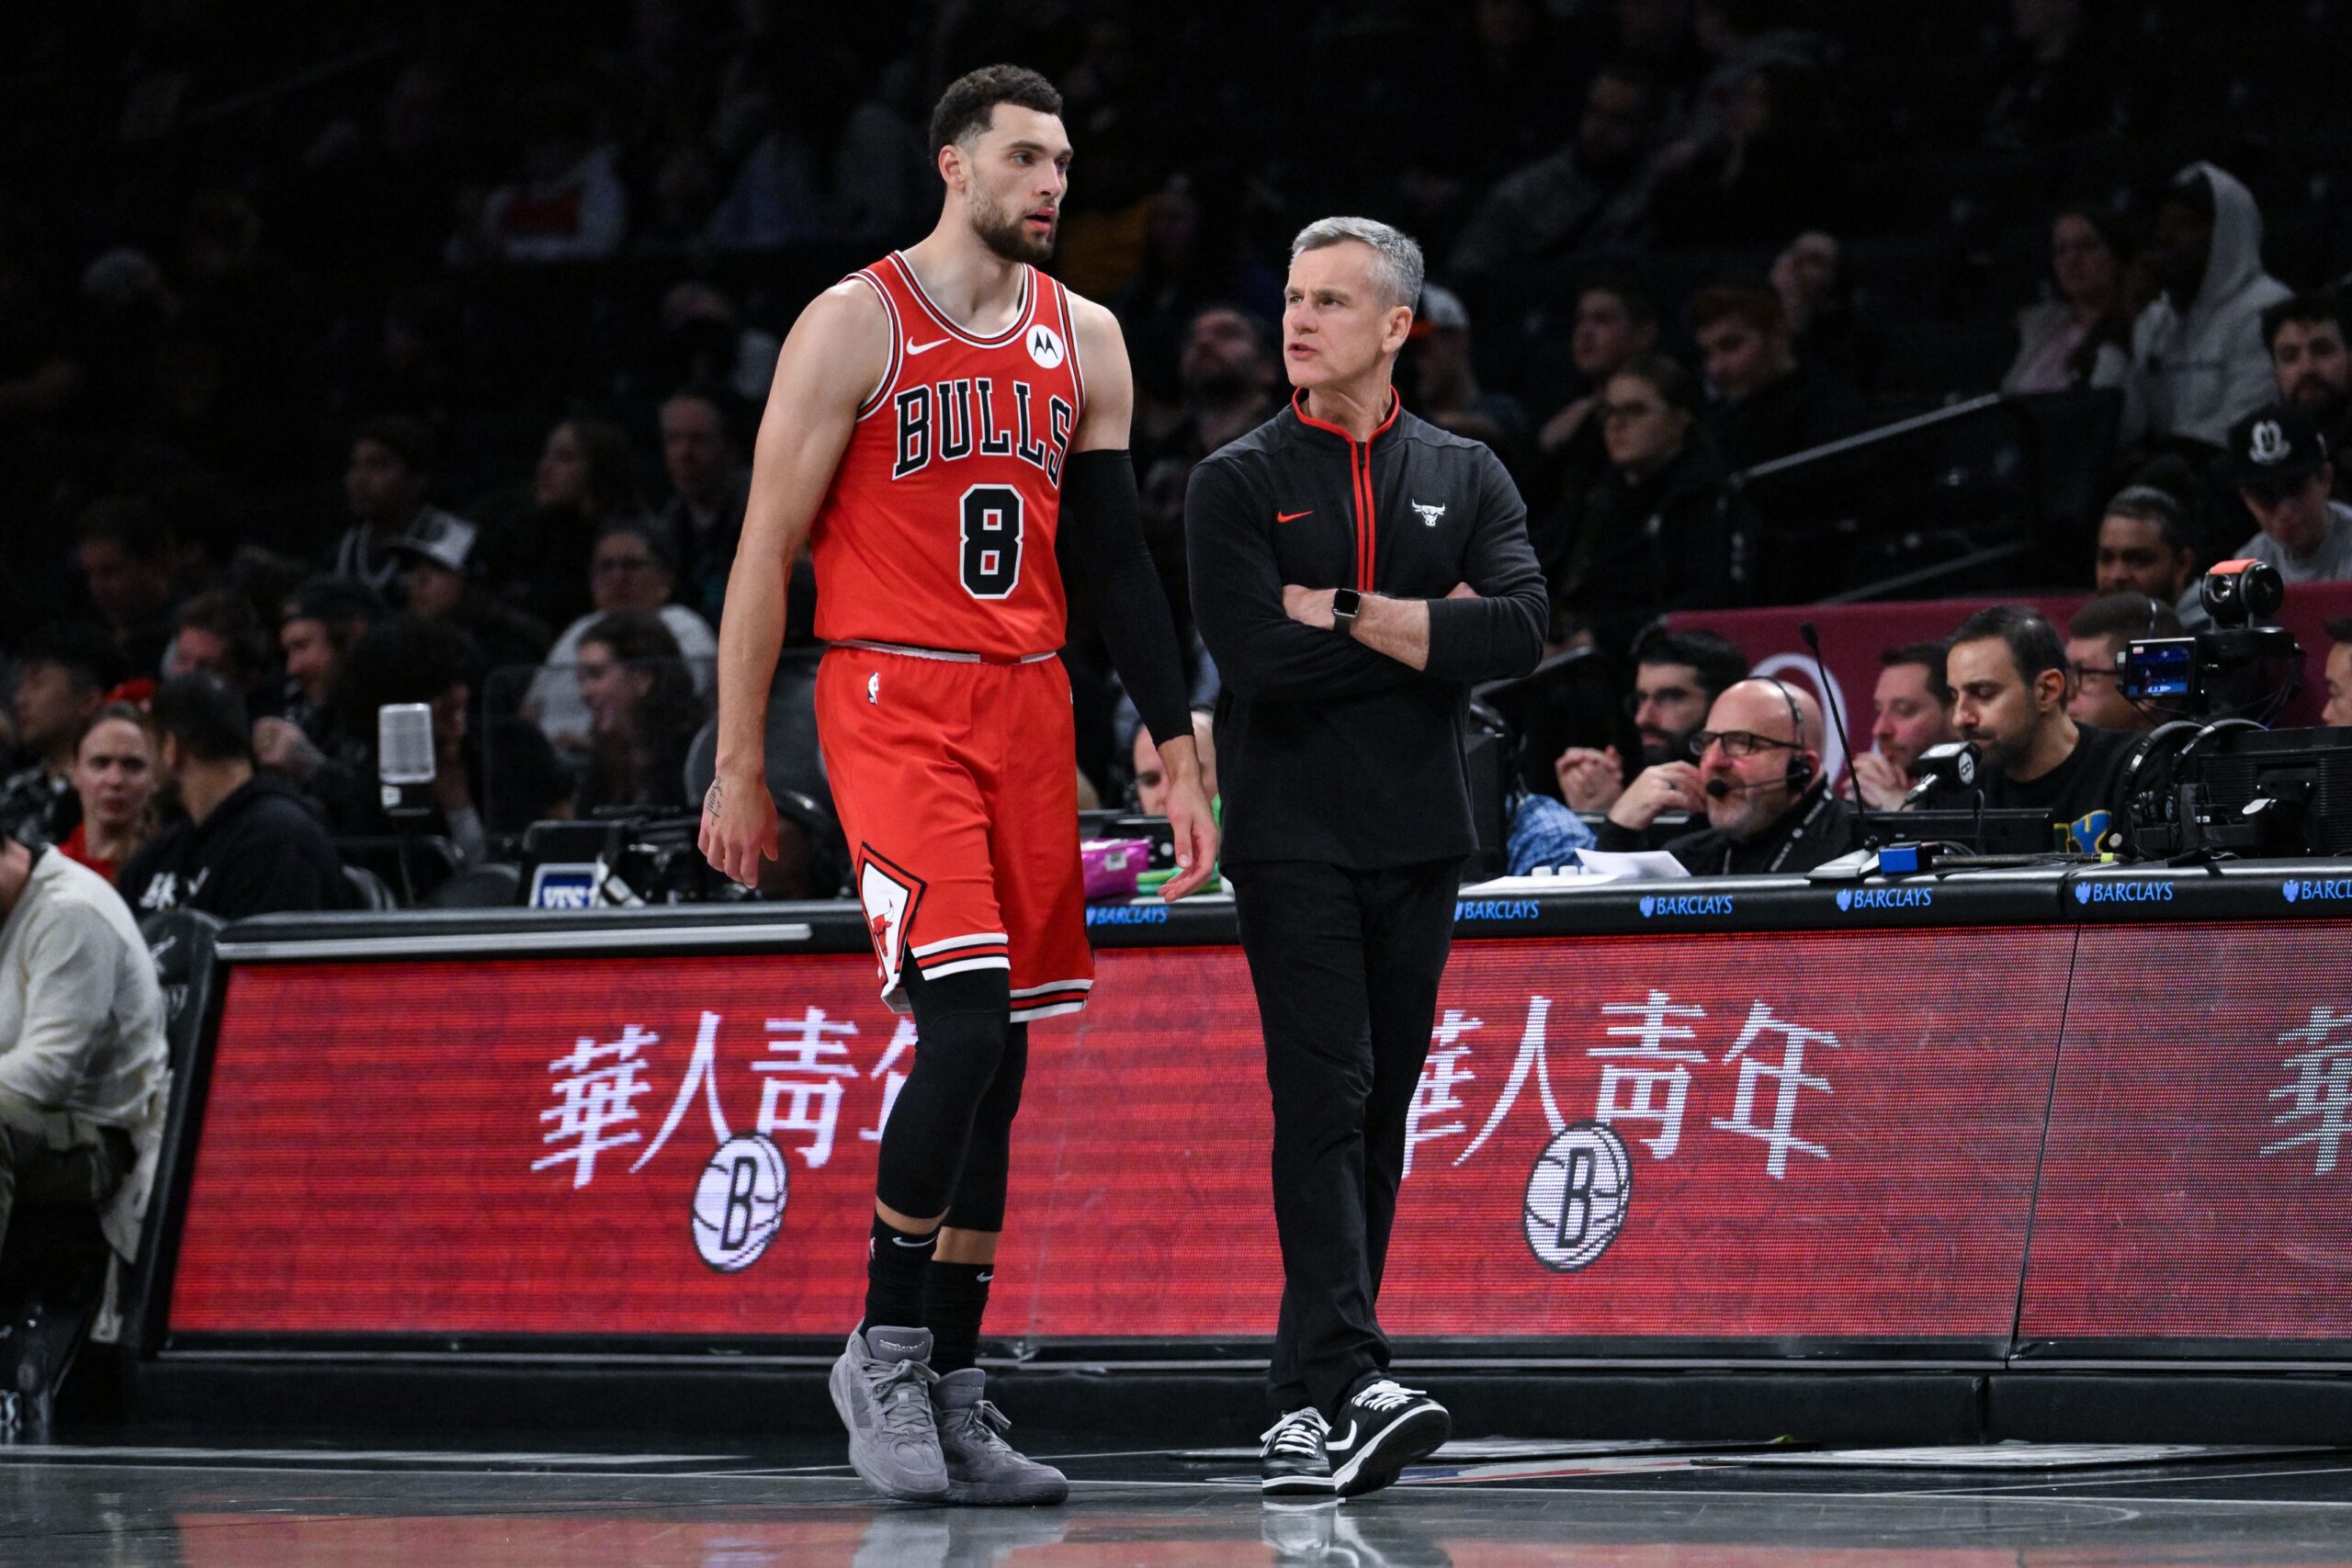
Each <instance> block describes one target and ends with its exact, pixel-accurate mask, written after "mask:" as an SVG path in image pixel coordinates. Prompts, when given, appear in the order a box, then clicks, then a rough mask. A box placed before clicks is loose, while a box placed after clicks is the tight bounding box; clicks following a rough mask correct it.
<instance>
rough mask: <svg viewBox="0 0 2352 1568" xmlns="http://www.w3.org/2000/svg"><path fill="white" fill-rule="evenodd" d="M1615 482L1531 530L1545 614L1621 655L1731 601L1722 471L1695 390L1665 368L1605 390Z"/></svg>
mask: <svg viewBox="0 0 2352 1568" xmlns="http://www.w3.org/2000/svg"><path fill="white" fill-rule="evenodd" d="M1601 396H1602V398H1603V400H1604V402H1605V405H1606V406H1605V408H1604V410H1603V412H1602V415H1601V421H1602V423H1601V441H1602V443H1603V445H1604V446H1606V447H1607V449H1608V453H1609V462H1610V468H1611V471H1610V472H1609V474H1608V475H1606V476H1605V477H1603V478H1602V479H1598V480H1596V481H1594V483H1593V484H1592V485H1591V486H1590V487H1589V488H1588V489H1587V490H1586V491H1585V492H1584V494H1583V496H1582V497H1581V498H1578V499H1577V501H1576V502H1563V503H1562V504H1561V506H1559V507H1558V508H1555V510H1554V512H1553V513H1551V514H1550V515H1549V516H1547V517H1546V518H1545V520H1544V523H1543V524H1542V525H1540V526H1539V527H1537V528H1535V529H1532V530H1531V536H1532V542H1533V544H1534V545H1535V548H1536V552H1537V558H1538V561H1539V564H1541V565H1542V566H1543V568H1544V579H1545V581H1547V582H1548V583H1549V584H1550V585H1551V591H1552V600H1553V604H1555V606H1557V607H1558V608H1560V609H1563V610H1566V611H1567V612H1568V613H1569V614H1571V615H1574V616H1576V617H1577V619H1578V620H1580V621H1581V622H1582V623H1583V625H1585V626H1588V627H1589V628H1590V629H1591V632H1592V636H1593V640H1594V641H1595V642H1596V643H1598V644H1599V645H1600V647H1601V648H1602V649H1607V650H1608V651H1609V652H1611V653H1612V654H1616V653H1620V652H1622V651H1623V649H1624V648H1625V646H1626V644H1627V643H1628V642H1630V641H1631V640H1632V639H1633V637H1634V633H1635V632H1636V631H1637V630H1639V629H1640V628H1641V627H1642V626H1645V625H1647V624H1648V623H1649V622H1651V621H1653V620H1655V619H1657V616H1658V615H1661V614H1663V613H1664V612H1666V611H1669V610H1696V609H1706V608H1711V607H1713V606H1715V605H1720V604H1727V603H1729V601H1730V598H1731V578H1730V574H1729V568H1730V555H1731V547H1730V542H1729V538H1728V536H1727V533H1726V529H1725V525H1724V514H1723V509H1722V507H1721V506H1720V505H1718V504H1717V502H1716V495H1715V492H1716V489H1717V487H1718V486H1719V485H1720V484H1721V483H1722V482H1723V468H1722V465H1721V463H1720V461H1719V460H1718V459H1717V457H1716V455H1715V449H1714V446H1713V443H1712V442H1710V441H1709V440H1708V438H1707V436H1706V434H1704V432H1702V430H1701V429H1700V426H1699V413H1698V409H1697V395H1696V389H1694V388H1693V387H1692V386H1691V378H1690V377H1689V376H1687V375H1685V374H1684V373H1683V370H1682V367H1680V366H1679V365H1677V364H1675V363H1674V362H1673V361H1672V360H1670V359H1668V358H1665V357H1663V356H1662V355H1650V356H1649V357H1648V358H1646V359H1642V360H1638V361H1636V362H1635V363H1634V364H1631V365H1628V366H1626V367H1624V368H1623V370H1620V371H1619V372H1618V373H1617V374H1616V375H1614V376H1611V378H1609V380H1608V382H1607V383H1606V384H1605V385H1604V386H1603V387H1602V388H1601Z"/></svg>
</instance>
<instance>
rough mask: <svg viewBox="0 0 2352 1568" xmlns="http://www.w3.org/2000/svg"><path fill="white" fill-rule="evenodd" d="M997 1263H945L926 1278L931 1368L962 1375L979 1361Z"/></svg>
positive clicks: (925, 1310)
mask: <svg viewBox="0 0 2352 1568" xmlns="http://www.w3.org/2000/svg"><path fill="white" fill-rule="evenodd" d="M995 1278H996V1265H995V1264H993V1263H942V1262H939V1261H938V1260H937V1259H935V1258H934V1259H933V1262H932V1265H931V1268H930V1269H929V1270H928V1271H927V1272H926V1273H925V1274H924V1276H923V1295H922V1325H923V1326H924V1327H925V1328H928V1329H930V1330H931V1367H932V1371H936V1372H959V1371H963V1370H964V1369H965V1368H966V1367H968V1366H970V1365H972V1364H973V1363H974V1362H975V1361H977V1360H978V1359H979V1355H980V1314H983V1313H985V1312H987V1311H988V1310H989V1280H993V1279H995Z"/></svg>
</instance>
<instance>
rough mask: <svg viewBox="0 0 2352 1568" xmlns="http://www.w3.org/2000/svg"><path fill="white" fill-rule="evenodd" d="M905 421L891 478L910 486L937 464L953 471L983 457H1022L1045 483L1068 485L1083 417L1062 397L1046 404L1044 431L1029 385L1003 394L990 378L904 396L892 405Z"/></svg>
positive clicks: (921, 388) (904, 391) (927, 386)
mask: <svg viewBox="0 0 2352 1568" xmlns="http://www.w3.org/2000/svg"><path fill="white" fill-rule="evenodd" d="M891 401H892V404H893V406H894V408H895V410H896V417H897V420H898V441H897V451H898V459H897V461H896V462H894V463H892V464H891V466H890V477H891V478H892V479H905V478H906V477H907V476H908V475H910V474H914V473H920V472H922V470H923V469H924V468H929V467H930V466H931V464H932V463H933V461H934V460H936V461H938V462H942V463H952V462H954V461H956V459H957V458H959V457H971V456H973V455H974V454H975V453H976V452H977V453H978V455H979V456H980V457H1019V458H1020V459H1021V460H1022V461H1023V462H1024V463H1028V464H1030V465H1031V466H1033V467H1035V468H1038V469H1040V470H1041V471H1043V472H1044V474H1045V476H1046V483H1048V484H1052V485H1059V484H1060V483H1061V482H1062V459H1063V457H1066V456H1067V455H1068V454H1069V441H1070V436H1071V434H1072V433H1073V432H1074V431H1075V430H1076V428H1077V423H1078V411H1077V410H1076V409H1074V408H1072V407H1071V406H1070V405H1069V400H1067V399H1065V398H1063V397H1062V396H1061V395H1060V394H1059V393H1056V394H1054V395H1052V396H1050V397H1048V398H1047V399H1046V408H1045V418H1044V420H1043V421H1042V425H1043V428H1042V429H1041V428H1040V423H1041V422H1040V420H1039V419H1038V417H1037V411H1036V410H1035V407H1034V402H1035V399H1034V397H1033V395H1032V393H1031V391H1030V389H1029V383H1028V382H1026V381H1023V380H1015V381H1013V382H1012V383H1011V385H1010V389H1009V390H1008V389H999V386H998V383H997V380H996V378H994V377H991V376H977V377H958V378H956V379H955V380H952V381H939V382H929V383H918V384H917V385H915V386H911V387H905V388H901V389H899V393H898V395H897V396H896V397H895V398H893V399H892V400H891Z"/></svg>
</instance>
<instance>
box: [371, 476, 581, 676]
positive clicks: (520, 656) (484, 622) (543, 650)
mask: <svg viewBox="0 0 2352 1568" xmlns="http://www.w3.org/2000/svg"><path fill="white" fill-rule="evenodd" d="M476 540H477V534H476V531H475V528H474V525H472V524H470V523H468V522H465V521H464V520H463V519H461V518H456V517H448V516H444V517H440V518H437V519H433V520H431V521H429V522H428V524H427V525H426V526H425V527H424V528H422V529H420V530H419V531H417V532H416V533H413V534H411V535H410V536H407V537H406V538H403V539H401V540H399V541H397V542H396V543H395V544H394V545H393V546H392V548H393V551H394V552H395V553H396V554H398V555H399V556H400V558H401V560H402V561H403V562H405V563H406V566H405V570H403V571H402V573H401V594H402V598H403V601H404V603H405V604H406V606H407V609H408V613H409V614H410V615H414V616H416V617H417V618H418V619H420V620H427V621H439V622H441V623H442V624H444V625H446V626H449V627H451V628H452V629H454V630H456V631H458V632H461V633H463V634H464V635H465V637H467V639H468V640H469V642H470V643H471V644H472V647H473V649H474V653H475V658H476V660H477V661H478V666H479V667H478V668H476V669H475V670H474V671H472V672H471V675H470V678H471V679H472V680H473V681H475V682H477V684H479V683H480V682H481V681H482V680H483V678H484V677H485V675H489V674H492V673H493V672H495V671H512V673H510V674H508V675H507V676H506V678H505V681H504V682H503V684H504V686H505V688H506V692H505V702H504V704H503V705H504V707H505V709H506V711H508V712H510V713H511V712H512V711H514V708H515V705H517V704H518V703H519V702H520V701H521V699H522V693H523V686H524V682H525V681H526V679H527V678H528V676H527V671H528V670H529V669H530V668H531V667H533V666H536V665H537V664H538V663H539V662H540V661H541V660H544V659H546V658H547V656H548V646H549V645H550V644H551V643H552V642H553V641H554V639H553V638H552V637H549V636H548V629H547V627H545V626H541V625H540V624H539V623H538V622H537V621H535V620H533V619H532V618H531V617H530V616H528V615H524V614H523V613H522V612H521V611H519V610H511V609H509V608H507V607H506V606H505V605H503V604H500V603H498V602H497V601H496V600H494V599H492V597H491V596H490V595H489V594H488V593H487V592H483V590H482V587H481V584H480V583H479V582H477V581H474V578H473V575H472V572H471V571H470V570H469V567H470V564H471V562H472V559H473V554H474V546H475V543H476Z"/></svg>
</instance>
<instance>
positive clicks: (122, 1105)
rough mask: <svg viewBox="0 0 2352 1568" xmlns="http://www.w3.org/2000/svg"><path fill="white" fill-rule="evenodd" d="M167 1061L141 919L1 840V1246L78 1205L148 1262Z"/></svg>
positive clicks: (98, 882) (49, 859)
mask: <svg viewBox="0 0 2352 1568" xmlns="http://www.w3.org/2000/svg"><path fill="white" fill-rule="evenodd" d="M165 1061H166V1057H165V1053H164V994H163V990H162V988H161V987H159V986H158V985H157V983H156V979H155V961H154V960H153V959H152V958H150V957H149V956H148V955H147V944H146V943H145V942H141V940H140V937H139V928H138V927H137V926H136V925H134V924H132V923H131V915H130V910H129V909H127V908H124V907H123V902H122V900H121V899H120V898H118V897H115V893H114V890H113V889H112V888H110V887H108V886H107V885H106V883H105V881H104V880H102V879H101V878H100V877H99V876H97V874H95V873H94V872H92V871H91V870H90V869H89V868H88V867H87V866H84V865H77V864H75V863H74V862H73V861H70V860H68V859H66V858H65V857H64V856H63V855H62V854H58V853H56V852H52V851H49V850H46V849H38V848H31V847H28V846H27V845H25V844H22V843H19V842H18V841H17V840H15V839H11V838H0V1236H6V1234H7V1230H8V1226H9V1224H10V1222H11V1221H12V1220H13V1219H14V1218H15V1215H16V1213H17V1210H18V1209H20V1208H21V1209H29V1208H33V1207H35V1206H40V1207H44V1208H62V1207H77V1208H82V1209H89V1210H95V1211H96V1213H97V1219H98V1228H99V1230H100V1231H101V1232H102V1233H103V1234H104V1235H105V1236H106V1238H107V1245H109V1246H111V1247H113V1248H114V1249H115V1251H116V1252H118V1253H119V1254H120V1255H121V1256H122V1257H124V1258H131V1257H134V1256H136V1255H137V1253H138V1251H139V1227H140V1218H141V1214H142V1213H144V1211H145V1208H146V1202H147V1188H148V1184H149V1182H150V1181H151V1180H152V1179H153V1174H154V1155H155V1150H156V1147H157V1145H158V1144H159V1143H160V1142H161V1140H162V1136H163V1122H164V1099H165V1093H166V1087H167V1083H168V1071H167V1068H166V1066H165ZM11 1283H12V1284H14V1283H15V1281H11Z"/></svg>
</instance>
